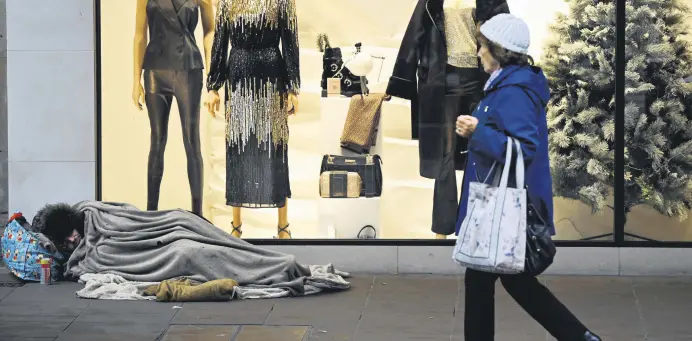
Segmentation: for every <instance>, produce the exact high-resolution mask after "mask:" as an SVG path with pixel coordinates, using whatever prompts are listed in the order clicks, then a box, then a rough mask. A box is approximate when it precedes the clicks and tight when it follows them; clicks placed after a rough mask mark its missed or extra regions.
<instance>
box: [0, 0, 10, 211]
mask: <svg viewBox="0 0 692 341" xmlns="http://www.w3.org/2000/svg"><path fill="white" fill-rule="evenodd" d="M6 8H7V6H6V0H0V221H5V220H7V210H8V190H7V187H8V186H7V20H6V18H7V11H6Z"/></svg>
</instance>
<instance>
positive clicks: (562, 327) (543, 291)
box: [464, 269, 587, 341]
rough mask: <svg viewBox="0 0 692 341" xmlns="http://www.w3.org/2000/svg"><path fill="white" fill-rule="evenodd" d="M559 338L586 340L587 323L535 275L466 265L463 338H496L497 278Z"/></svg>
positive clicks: (485, 340) (489, 340) (474, 340)
mask: <svg viewBox="0 0 692 341" xmlns="http://www.w3.org/2000/svg"><path fill="white" fill-rule="evenodd" d="M498 278H499V279H500V281H501V282H502V286H504V287H505V289H506V290H507V292H508V293H509V294H510V296H512V298H514V300H515V301H516V302H517V303H518V304H519V305H520V306H521V307H522V308H523V309H524V310H525V311H526V312H527V313H529V315H531V317H533V318H534V319H535V320H536V321H537V322H538V323H540V324H541V325H542V326H543V328H545V329H546V330H547V331H548V332H549V333H550V335H552V336H553V337H555V338H556V339H557V340H558V341H583V340H584V334H585V333H586V331H587V329H586V327H585V326H584V325H583V324H582V323H581V322H580V321H579V320H578V319H577V318H576V317H575V316H574V315H573V314H572V313H571V312H570V311H569V309H567V307H565V305H564V304H562V303H561V302H560V301H559V300H558V299H557V298H556V297H555V296H554V295H553V294H552V293H551V292H550V290H548V288H546V287H545V286H544V285H542V284H541V283H540V282H538V279H536V277H533V276H530V275H526V274H519V275H497V274H492V273H487V272H481V271H476V270H472V269H466V277H465V282H466V295H465V297H466V302H465V303H466V305H465V310H464V339H465V340H466V341H494V339H495V282H496V281H497V279H498Z"/></svg>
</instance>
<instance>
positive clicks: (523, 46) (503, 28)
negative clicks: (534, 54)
mask: <svg viewBox="0 0 692 341" xmlns="http://www.w3.org/2000/svg"><path fill="white" fill-rule="evenodd" d="M481 33H483V35H484V36H485V37H486V38H488V40H490V41H491V42H493V43H495V44H498V45H500V46H502V47H504V48H506V49H507V50H510V51H512V52H516V53H521V54H528V52H529V45H530V44H531V35H530V34H529V26H528V25H527V24H526V22H524V20H521V19H520V18H519V17H516V16H514V15H511V14H506V13H502V14H498V15H496V16H494V17H492V18H490V20H488V21H486V22H485V23H484V24H483V25H481Z"/></svg>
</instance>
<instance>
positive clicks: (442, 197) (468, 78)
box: [431, 65, 483, 235]
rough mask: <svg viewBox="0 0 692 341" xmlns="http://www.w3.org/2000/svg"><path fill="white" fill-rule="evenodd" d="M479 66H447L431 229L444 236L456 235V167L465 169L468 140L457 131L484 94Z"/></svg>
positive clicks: (457, 201)
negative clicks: (442, 129) (439, 167)
mask: <svg viewBox="0 0 692 341" xmlns="http://www.w3.org/2000/svg"><path fill="white" fill-rule="evenodd" d="M479 73H480V71H479V70H477V69H467V68H458V67H454V66H451V65H448V66H447V74H446V86H447V91H446V94H445V127H444V128H445V129H444V135H445V136H444V137H445V138H444V141H445V143H444V146H442V148H444V152H443V153H442V155H443V156H442V167H441V169H440V174H439V176H438V177H437V178H436V179H435V192H434V194H433V216H432V229H431V230H432V232H433V233H437V234H443V235H450V234H453V233H454V231H455V226H456V219H457V210H458V208H459V195H458V193H457V176H456V171H457V170H463V169H464V167H465V165H466V163H465V161H466V154H462V152H464V151H466V146H467V144H468V143H467V140H466V139H465V138H463V137H461V136H459V135H457V134H456V132H455V130H456V121H457V117H458V116H459V115H471V114H473V110H475V108H476V106H477V105H478V103H479V102H480V100H481V99H482V97H483V92H482V91H481V90H482V89H481V85H480V83H479V81H478V79H479Z"/></svg>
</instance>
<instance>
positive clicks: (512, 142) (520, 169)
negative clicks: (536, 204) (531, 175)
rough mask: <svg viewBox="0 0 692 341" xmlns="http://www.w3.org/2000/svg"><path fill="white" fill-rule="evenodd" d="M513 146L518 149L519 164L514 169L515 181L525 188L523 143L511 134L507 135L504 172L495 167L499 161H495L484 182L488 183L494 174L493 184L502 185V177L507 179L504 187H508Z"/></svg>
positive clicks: (494, 185)
mask: <svg viewBox="0 0 692 341" xmlns="http://www.w3.org/2000/svg"><path fill="white" fill-rule="evenodd" d="M512 148H516V149H517V164H516V167H515V170H514V172H515V173H514V176H515V183H516V185H517V188H519V189H521V188H524V181H525V169H524V153H523V152H522V150H521V143H519V140H517V139H515V138H513V137H509V136H508V137H507V151H506V152H505V164H504V167H502V173H500V172H499V169H498V170H495V167H496V166H497V161H495V162H493V165H492V166H491V167H490V171H489V172H488V174H487V175H486V177H485V180H483V183H484V184H487V183H488V179H489V178H490V176H491V175H494V177H493V182H492V183H491V186H493V187H501V186H502V179H505V182H504V187H505V188H506V187H507V182H508V180H509V169H510V168H512V167H511V166H512V164H511V163H512ZM505 174H506V175H505Z"/></svg>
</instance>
